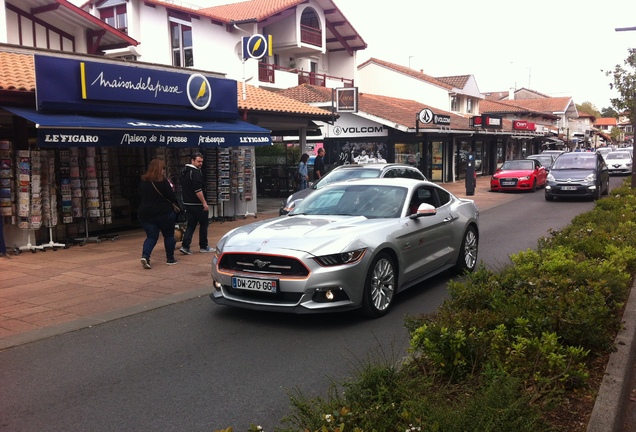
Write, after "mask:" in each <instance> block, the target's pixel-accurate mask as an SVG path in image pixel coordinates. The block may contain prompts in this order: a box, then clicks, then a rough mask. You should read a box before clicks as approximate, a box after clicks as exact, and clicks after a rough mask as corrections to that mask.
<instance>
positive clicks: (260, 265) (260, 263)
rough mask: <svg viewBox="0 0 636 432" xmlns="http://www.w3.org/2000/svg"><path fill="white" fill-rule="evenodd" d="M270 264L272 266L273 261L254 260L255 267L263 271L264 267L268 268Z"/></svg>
mask: <svg viewBox="0 0 636 432" xmlns="http://www.w3.org/2000/svg"><path fill="white" fill-rule="evenodd" d="M270 264H271V261H261V260H259V259H257V260H254V265H256V267H258V268H261V269H262V268H264V267H267V266H268V265H270Z"/></svg>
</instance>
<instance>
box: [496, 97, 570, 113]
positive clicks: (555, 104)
mask: <svg viewBox="0 0 636 432" xmlns="http://www.w3.org/2000/svg"><path fill="white" fill-rule="evenodd" d="M498 102H499V103H502V104H508V105H513V106H517V107H522V108H525V109H526V110H528V111H535V112H542V113H550V114H553V113H555V112H565V111H566V110H567V108H568V106H569V105H570V104H571V103H572V98H571V97H568V96H565V97H554V98H538V99H515V100H510V99H504V100H500V101H498Z"/></svg>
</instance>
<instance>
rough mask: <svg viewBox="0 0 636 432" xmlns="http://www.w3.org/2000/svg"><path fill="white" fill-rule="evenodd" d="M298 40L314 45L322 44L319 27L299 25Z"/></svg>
mask: <svg viewBox="0 0 636 432" xmlns="http://www.w3.org/2000/svg"><path fill="white" fill-rule="evenodd" d="M300 41H301V42H302V43H306V44H309V45H314V46H322V32H321V31H320V29H316V28H313V27H308V26H306V25H302V24H301V25H300Z"/></svg>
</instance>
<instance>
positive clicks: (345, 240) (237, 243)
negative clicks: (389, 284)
mask: <svg viewBox="0 0 636 432" xmlns="http://www.w3.org/2000/svg"><path fill="white" fill-rule="evenodd" d="M379 221H383V222H382V224H383V225H386V219H367V218H365V217H362V216H359V217H349V216H284V217H280V218H276V219H270V220H266V221H263V222H256V223H253V224H249V225H246V226H244V227H240V228H237V229H235V230H233V231H231V232H229V233H228V234H227V235H226V236H225V237H224V238H223V239H222V240H221V242H222V243H223V244H222V248H223V252H229V251H242V252H245V251H258V252H263V253H283V252H282V251H284V250H288V251H291V250H294V251H304V252H308V253H311V254H315V253H318V251H320V252H319V253H337V252H340V251H342V250H344V249H345V248H347V247H348V246H349V245H350V244H351V243H352V242H353V243H355V242H356V241H359V240H356V239H360V238H364V235H365V233H369V231H370V230H373V229H374V226H376V225H378V224H380V223H381V222H379ZM360 245H361V247H362V246H363V243H360Z"/></svg>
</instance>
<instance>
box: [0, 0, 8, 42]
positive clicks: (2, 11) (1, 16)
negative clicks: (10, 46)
mask: <svg viewBox="0 0 636 432" xmlns="http://www.w3.org/2000/svg"><path fill="white" fill-rule="evenodd" d="M0 23H6V26H4V31H2V29H1V28H0V43H8V42H9V39H8V37H9V28H8V27H9V25H10V24H9V21H7V8H6V5H5V3H4V0H0Z"/></svg>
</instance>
